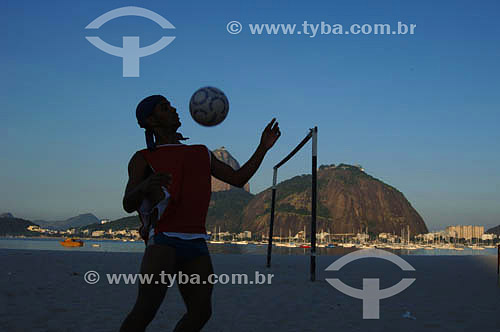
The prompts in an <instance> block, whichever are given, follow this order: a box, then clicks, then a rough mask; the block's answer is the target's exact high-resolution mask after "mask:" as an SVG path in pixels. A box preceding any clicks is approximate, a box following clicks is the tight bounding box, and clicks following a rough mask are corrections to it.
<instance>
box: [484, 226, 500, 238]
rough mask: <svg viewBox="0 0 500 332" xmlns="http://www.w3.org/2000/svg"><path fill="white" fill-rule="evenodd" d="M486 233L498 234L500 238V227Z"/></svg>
mask: <svg viewBox="0 0 500 332" xmlns="http://www.w3.org/2000/svg"><path fill="white" fill-rule="evenodd" d="M486 233H488V234H496V235H498V236H500V225H498V226H496V227H493V228H490V229H488V230H487V231H486Z"/></svg>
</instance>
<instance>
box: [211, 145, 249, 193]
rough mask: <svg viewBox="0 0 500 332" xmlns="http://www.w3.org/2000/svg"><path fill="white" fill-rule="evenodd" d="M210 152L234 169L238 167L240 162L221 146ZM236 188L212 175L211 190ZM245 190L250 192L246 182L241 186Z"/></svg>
mask: <svg viewBox="0 0 500 332" xmlns="http://www.w3.org/2000/svg"><path fill="white" fill-rule="evenodd" d="M212 153H213V154H214V156H215V157H216V158H217V159H219V160H220V161H222V162H223V163H226V164H228V165H229V166H231V167H232V168H233V169H234V170H238V169H239V168H240V164H239V163H238V161H237V160H236V159H234V157H233V156H232V155H231V154H230V153H229V152H228V151H227V150H226V149H225V148H224V147H223V146H222V147H220V148H218V149H216V150H213V151H212ZM235 188H236V189H238V188H237V187H234V186H231V185H230V184H227V183H225V182H222V181H220V180H218V179H216V178H214V177H213V176H212V192H218V191H225V190H230V189H235ZM243 189H245V190H246V191H247V192H250V185H249V184H248V183H247V184H245V186H244V187H243Z"/></svg>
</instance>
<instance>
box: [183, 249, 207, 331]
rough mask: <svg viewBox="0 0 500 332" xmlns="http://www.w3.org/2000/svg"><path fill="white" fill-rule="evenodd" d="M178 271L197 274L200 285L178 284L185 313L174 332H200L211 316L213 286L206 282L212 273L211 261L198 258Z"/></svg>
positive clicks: (201, 257)
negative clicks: (185, 309) (184, 305)
mask: <svg viewBox="0 0 500 332" xmlns="http://www.w3.org/2000/svg"><path fill="white" fill-rule="evenodd" d="M179 270H180V271H181V272H182V273H184V274H189V275H192V274H198V275H199V276H200V279H199V280H200V284H189V283H186V284H180V283H179V282H178V285H179V290H180V292H181V295H182V298H183V299H184V303H185V304H186V308H187V313H186V314H185V315H184V316H183V317H182V319H181V320H180V321H179V322H178V323H177V325H176V326H175V329H174V332H181V331H182V332H194V331H200V330H201V328H202V327H203V326H204V325H205V323H206V322H207V321H208V319H209V318H210V315H211V314H212V300H211V299H212V288H213V285H211V284H210V283H209V282H208V276H209V275H210V274H212V273H214V271H213V267H212V260H211V259H210V255H203V256H198V257H196V258H194V259H192V260H190V261H188V262H186V263H184V264H183V265H181V266H180V267H179ZM204 281H205V284H203V282H204Z"/></svg>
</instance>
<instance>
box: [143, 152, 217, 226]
mask: <svg viewBox="0 0 500 332" xmlns="http://www.w3.org/2000/svg"><path fill="white" fill-rule="evenodd" d="M139 152H140V153H141V155H142V156H143V157H144V159H145V160H146V162H147V163H148V164H149V165H150V166H151V168H152V170H153V172H155V173H170V174H172V183H171V184H170V185H169V186H167V190H168V191H169V193H170V195H171V196H170V200H169V202H168V206H167V208H166V209H165V211H164V212H163V214H162V215H161V217H160V220H159V221H158V224H157V227H156V228H155V234H157V233H159V232H178V233H198V234H206V229H205V221H206V217H207V211H208V206H209V204H210V194H211V192H212V188H211V172H210V151H209V150H208V148H207V147H206V146H205V145H184V144H166V145H160V146H157V147H156V150H155V151H149V150H148V149H144V150H140V151H139Z"/></svg>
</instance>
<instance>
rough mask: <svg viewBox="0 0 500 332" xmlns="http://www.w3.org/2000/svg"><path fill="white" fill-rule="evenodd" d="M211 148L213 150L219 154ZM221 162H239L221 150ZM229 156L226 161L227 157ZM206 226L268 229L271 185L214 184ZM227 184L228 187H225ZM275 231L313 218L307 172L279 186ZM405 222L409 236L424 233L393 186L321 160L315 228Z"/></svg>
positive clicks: (400, 225)
mask: <svg viewBox="0 0 500 332" xmlns="http://www.w3.org/2000/svg"><path fill="white" fill-rule="evenodd" d="M220 150H222V149H218V150H215V151H214V153H215V155H216V156H217V157H218V158H220V156H221V154H219V151H220ZM222 151H223V155H224V158H223V159H222V158H220V159H221V160H222V161H224V162H226V163H228V164H230V165H231V166H233V168H235V169H237V167H238V163H237V161H236V160H233V159H234V158H233V157H232V156H231V155H230V154H229V152H227V151H226V150H225V149H223V150H222ZM229 161H230V162H229ZM214 189H215V190H214V191H215V192H213V193H212V201H211V203H210V208H209V212H208V217H207V228H208V229H209V230H213V229H214V227H217V229H218V227H220V229H221V230H224V231H230V232H234V231H242V230H249V231H252V232H253V233H257V234H267V230H268V227H269V220H270V211H271V188H268V189H266V190H264V191H263V192H261V193H259V194H257V195H252V194H250V193H248V187H246V189H247V190H241V189H238V188H236V189H235V188H229V187H224V188H222V189H223V190H218V191H217V189H219V188H217V187H216V188H214ZM228 189H229V190H228ZM275 213H276V214H275V232H279V231H280V230H281V231H282V232H283V234H287V233H288V231H290V232H291V233H292V234H296V233H297V232H298V231H300V230H303V229H304V226H306V228H307V229H309V225H310V221H311V175H307V174H306V175H301V176H296V177H294V178H291V179H289V180H286V181H283V182H281V183H280V184H278V186H277V195H276V210H275ZM408 227H409V230H410V233H411V235H415V234H421V233H427V232H428V230H427V227H426V225H425V222H424V220H423V219H422V217H421V216H420V215H419V214H418V212H417V211H416V210H415V209H414V208H413V207H412V206H411V204H410V203H409V202H408V200H407V199H406V198H405V196H404V195H403V194H402V193H401V192H400V191H398V190H397V189H396V188H394V187H392V186H390V185H388V184H385V183H383V182H382V181H380V180H378V179H376V178H374V177H372V176H370V175H368V174H367V173H365V172H364V170H363V169H362V168H361V167H360V166H351V165H345V164H340V165H338V166H335V165H322V166H320V168H319V169H318V206H317V230H318V231H320V230H321V229H323V230H324V231H330V232H332V233H337V234H339V233H353V232H354V233H356V232H359V231H360V230H368V232H369V233H375V234H378V233H382V232H387V233H393V232H394V233H396V234H400V233H401V230H402V229H405V231H406V230H407V228H408Z"/></svg>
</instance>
